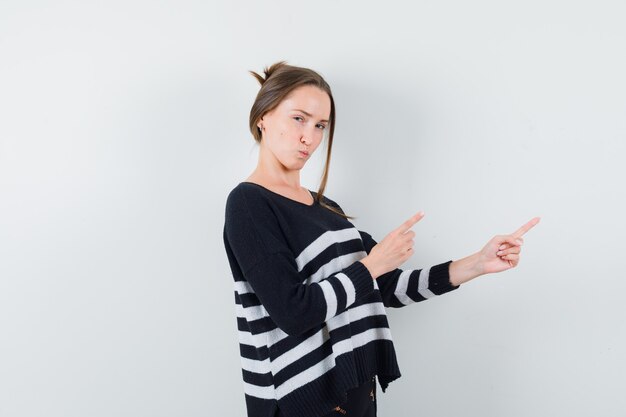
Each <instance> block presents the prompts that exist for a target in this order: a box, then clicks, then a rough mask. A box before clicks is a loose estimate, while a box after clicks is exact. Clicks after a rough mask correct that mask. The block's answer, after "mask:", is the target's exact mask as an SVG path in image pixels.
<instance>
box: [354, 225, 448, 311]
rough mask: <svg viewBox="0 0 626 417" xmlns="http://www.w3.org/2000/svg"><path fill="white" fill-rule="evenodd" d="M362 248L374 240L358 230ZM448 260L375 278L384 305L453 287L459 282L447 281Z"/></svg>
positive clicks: (397, 304)
mask: <svg viewBox="0 0 626 417" xmlns="http://www.w3.org/2000/svg"><path fill="white" fill-rule="evenodd" d="M359 234H360V235H361V240H363V244H364V245H365V251H366V252H367V253H368V254H369V253H370V251H371V250H372V248H373V247H374V246H376V244H377V242H376V241H375V240H374V239H373V238H372V236H371V235H370V234H369V233H367V232H364V231H361V230H359ZM451 263H452V261H447V262H444V263H442V264H438V265H434V266H432V267H430V268H424V269H407V270H402V269H399V268H396V269H394V270H393V271H389V272H387V273H385V274H383V275H381V276H379V277H378V278H377V279H376V283H377V284H378V287H379V290H380V293H381V296H382V299H383V304H384V305H385V307H396V308H398V307H404V306H406V305H409V304H412V303H414V302H418V301H424V300H427V299H429V298H432V297H435V296H437V295H442V294H445V293H447V292H449V291H453V290H455V289H457V288H459V286H455V285H452V284H451V283H450V264H451Z"/></svg>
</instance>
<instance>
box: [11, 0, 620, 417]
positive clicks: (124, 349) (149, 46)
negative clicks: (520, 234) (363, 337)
mask: <svg viewBox="0 0 626 417" xmlns="http://www.w3.org/2000/svg"><path fill="white" fill-rule="evenodd" d="M625 12H626V7H625V6H624V3H623V2H621V1H613V2H611V1H593V2H592V1H565V0H560V1H557V0H542V1H518V2H503V1H495V0H494V1H485V0H479V1H473V2H466V1H460V0H455V1H452V0H449V1H445V0H444V1H437V2H424V1H417V2H415V1H412V2H408V1H407V2H393V1H388V2H362V1H360V2H356V1H343V0H342V1H337V0H334V1H323V0H320V1H315V2H306V3H298V2H289V1H250V2H237V1H232V2H226V1H223V2H209V1H203V2H201V1H171V0H170V1H147V0H145V1H136V0H132V1H129V0H124V1H110V2H89V1H54V2H52V1H50V2H43V1H39V2H38V1H22V0H20V1H17V0H3V1H2V2H0V415H1V416H3V417H4V416H7V417H18V416H20V417H21V416H28V417H31V416H32V417H35V416H46V417H85V416H90V417H97V416H119V417H122V416H151V417H152V416H155V417H160V416H163V417H165V416H218V415H219V416H223V417H235V416H243V415H244V414H245V405H244V397H243V385H242V380H241V368H240V361H239V351H238V342H237V334H236V321H235V310H234V297H233V287H232V276H231V274H230V270H229V267H228V264H227V259H226V254H225V251H224V247H223V241H222V230H223V221H224V204H225V198H226V196H227V195H228V192H229V191H230V190H231V189H232V188H233V187H234V186H236V184H237V183H238V182H240V181H242V180H243V179H245V178H246V177H247V176H248V175H249V174H250V172H251V171H252V170H253V169H254V167H255V166H256V162H257V148H256V146H255V145H254V142H253V140H252V136H251V134H250V132H249V131H248V127H247V126H248V114H249V110H250V106H251V105H252V102H253V100H254V97H255V96H256V94H257V92H258V89H259V86H258V83H257V82H256V80H254V78H253V77H252V76H251V75H249V74H248V73H247V70H254V71H262V70H263V67H264V66H267V65H270V64H272V63H274V62H276V61H278V60H287V62H288V63H290V64H293V65H299V66H305V67H309V68H312V69H314V70H316V71H318V72H319V73H320V74H322V75H323V76H324V77H325V78H326V80H327V81H328V82H329V83H330V85H331V87H332V89H333V93H334V97H335V100H336V105H337V126H336V135H335V146H334V148H333V159H332V162H331V168H330V180H329V184H328V187H327V190H326V193H327V195H328V196H329V197H331V198H333V199H334V200H336V201H337V202H338V203H339V204H341V205H342V207H343V208H344V210H345V211H346V212H347V213H348V214H351V215H355V216H357V218H356V219H355V220H354V221H353V224H355V226H357V227H358V228H359V229H361V230H366V231H368V232H369V233H371V234H372V235H373V236H374V238H375V239H377V240H381V239H382V238H383V237H384V236H385V235H386V234H387V233H388V232H389V231H391V230H392V229H393V228H395V227H397V226H398V225H399V224H400V223H401V222H403V221H404V220H406V219H407V218H408V217H410V216H411V215H412V214H413V213H415V212H417V211H419V210H424V211H425V213H426V216H425V218H424V219H423V220H422V221H421V222H419V223H418V224H417V225H416V226H414V228H413V230H415V231H416V234H417V235H416V238H415V255H414V256H413V257H412V258H411V259H410V260H409V261H407V263H405V264H404V265H403V266H402V268H403V269H409V268H410V269H414V268H422V267H424V266H427V265H432V264H434V263H440V262H444V261H446V260H449V259H459V258H462V257H464V256H467V255H469V254H471V253H474V252H476V251H478V250H479V249H480V248H482V246H483V245H484V244H486V243H487V241H488V240H489V239H490V238H492V237H493V236H494V235H496V234H505V233H511V232H513V231H514V230H516V229H517V228H518V227H519V226H521V225H522V224H524V223H525V222H526V221H528V220H530V219H531V218H532V217H534V216H541V218H542V220H541V222H540V223H539V224H538V225H537V226H536V227H535V228H534V229H533V230H531V231H530V232H529V233H528V234H527V235H526V236H525V245H524V248H523V250H522V259H521V262H520V264H519V266H518V267H517V268H515V269H513V270H510V271H508V272H504V273H501V274H493V275H487V276H483V277H479V278H477V279H476V280H474V281H471V282H469V283H467V284H465V285H463V286H462V288H460V289H459V290H458V291H456V292H454V293H451V294H448V295H445V296H442V297H440V298H436V299H431V300H429V301H427V302H423V303H417V304H412V305H410V306H407V307H404V308H402V309H389V310H388V314H389V320H390V326H391V330H392V334H393V337H394V341H395V345H396V348H397V351H398V360H399V363H400V367H401V370H402V373H403V377H402V378H400V379H399V380H397V381H395V382H393V383H392V384H391V385H390V386H389V390H388V391H387V393H385V394H382V393H380V394H379V411H380V412H379V415H380V416H381V417H382V416H396V417H402V416H429V417H437V416H442V417H447V416H452V415H455V416H477V417H478V416H480V417H496V416H498V417H499V416H510V417H518V416H554V415H567V416H569V417H576V416H581V417H582V416H590V415H594V416H618V415H619V416H623V415H624V414H625V413H626V397H625V396H624V395H623V389H624V387H625V386H626V360H625V356H626V355H625V353H626V324H625V322H626V320H624V319H625V314H624V312H625V309H624V301H623V298H624V291H625V290H626V283H625V282H624V272H623V269H624V253H623V251H624V241H623V239H624V235H625V233H624V232H625V231H626V230H625V227H624V212H625V209H626V202H625V199H624V182H623V178H624V177H625V176H624V174H625V173H626V172H625V168H624V156H625V154H626V122H625V120H626V118H625V115H626V99H625V97H626V81H625V77H624V74H626V58H625V55H624V50H625V47H626V26H625V25H624V15H625ZM323 146H325V145H323ZM322 149H323V148H321V147H320V148H319V150H318V152H317V153H316V154H315V155H314V157H313V158H312V159H311V160H310V161H309V162H308V164H307V166H306V167H305V169H304V170H303V172H302V184H303V185H304V186H306V187H307V188H309V189H312V190H316V189H317V187H318V185H319V177H320V174H321V168H322V163H323V160H322V159H321V156H322V154H323V153H324V151H320V150H322Z"/></svg>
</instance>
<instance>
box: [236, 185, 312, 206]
mask: <svg viewBox="0 0 626 417" xmlns="http://www.w3.org/2000/svg"><path fill="white" fill-rule="evenodd" d="M241 184H253V185H256V186H257V187H260V188H262V189H264V190H266V191H268V192H270V193H272V194H274V195H277V196H279V197H282V198H284V199H286V200H289V201H293V202H294V203H296V204H300V205H302V206H305V207H313V206H315V205H316V204H317V200H316V199H315V196H314V195H313V191H311V190H309V189H308V188H305V189H306V190H307V191H308V192H309V194H310V195H311V198H312V199H313V203H311V204H306V203H303V202H302V201H298V200H294V199H293V198H290V197H287V196H285V195H282V194H280V193H277V192H276V191H272V190H270V189H269V188H267V187H265V186H264V185H261V184H258V183H256V182H251V181H242V182H241Z"/></svg>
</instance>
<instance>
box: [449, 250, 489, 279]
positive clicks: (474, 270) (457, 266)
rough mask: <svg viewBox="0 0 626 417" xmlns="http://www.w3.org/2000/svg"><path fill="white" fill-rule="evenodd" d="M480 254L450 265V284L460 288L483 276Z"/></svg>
mask: <svg viewBox="0 0 626 417" xmlns="http://www.w3.org/2000/svg"><path fill="white" fill-rule="evenodd" d="M479 259H480V254H479V253H474V254H472V255H469V256H466V257H465V258H462V259H459V260H457V261H453V262H452V263H450V270H449V271H450V283H451V284H452V285H455V286H458V285H461V284H464V283H466V282H467V281H470V280H472V279H474V278H476V277H479V276H480V275H483V271H482V268H481V264H480V262H479Z"/></svg>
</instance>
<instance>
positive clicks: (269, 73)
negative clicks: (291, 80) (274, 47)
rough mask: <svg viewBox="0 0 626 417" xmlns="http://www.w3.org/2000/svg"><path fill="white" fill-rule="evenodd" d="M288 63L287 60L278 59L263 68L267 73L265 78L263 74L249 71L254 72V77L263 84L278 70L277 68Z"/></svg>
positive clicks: (251, 72)
mask: <svg viewBox="0 0 626 417" xmlns="http://www.w3.org/2000/svg"><path fill="white" fill-rule="evenodd" d="M286 65H287V61H278V62H276V63H274V64H272V65H270V66H269V67H265V68H264V69H263V73H264V74H265V78H263V77H262V76H260V75H259V74H257V73H256V72H254V71H248V72H249V73H250V74H252V76H253V77H254V78H256V79H257V81H258V82H259V84H261V86H262V85H263V84H264V83H265V81H267V80H268V79H269V78H270V77H271V76H272V74H274V73H275V72H276V70H277V69H279V68H281V67H284V66H286Z"/></svg>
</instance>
